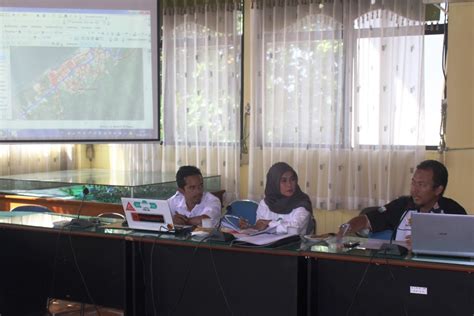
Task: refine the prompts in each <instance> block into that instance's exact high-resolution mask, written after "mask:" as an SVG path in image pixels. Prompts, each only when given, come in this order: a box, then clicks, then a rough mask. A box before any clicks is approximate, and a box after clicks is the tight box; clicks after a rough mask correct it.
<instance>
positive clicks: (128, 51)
mask: <svg viewBox="0 0 474 316" xmlns="http://www.w3.org/2000/svg"><path fill="white" fill-rule="evenodd" d="M10 56H11V60H10V62H11V73H12V105H13V118H14V119H17V120H78V121H79V120H85V119H87V120H91V118H93V119H96V120H141V119H143V116H144V104H143V103H144V100H143V89H144V88H143V60H142V49H141V48H97V47H94V48H59V47H11V55H10ZM130 107H132V108H134V111H133V112H132V113H130V111H129V110H128V111H127V110H126V109H130ZM121 109H123V110H121Z"/></svg>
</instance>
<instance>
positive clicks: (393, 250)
mask: <svg viewBox="0 0 474 316" xmlns="http://www.w3.org/2000/svg"><path fill="white" fill-rule="evenodd" d="M407 214H408V210H405V212H404V213H403V214H402V216H401V217H400V220H399V221H398V224H397V226H395V228H394V230H393V232H392V234H391V235H390V242H389V243H388V244H387V243H385V244H382V246H381V248H380V250H381V251H383V253H384V254H386V255H392V256H401V257H405V256H406V255H407V253H408V248H407V247H403V246H401V245H397V244H394V243H393V241H394V240H395V237H396V235H397V231H398V227H399V226H400V224H401V223H402V221H403V219H404V218H405V216H406V215H407Z"/></svg>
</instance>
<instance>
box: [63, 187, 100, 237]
mask: <svg viewBox="0 0 474 316" xmlns="http://www.w3.org/2000/svg"><path fill="white" fill-rule="evenodd" d="M88 194H89V189H88V188H87V187H86V186H85V187H84V189H82V200H81V204H80V205H79V209H78V210H77V217H76V218H73V219H71V221H70V222H69V226H70V227H78V228H88V227H91V226H94V224H93V223H92V222H91V221H89V220H87V219H83V218H81V211H82V206H83V204H84V200H85V199H86V196H87V195H88Z"/></svg>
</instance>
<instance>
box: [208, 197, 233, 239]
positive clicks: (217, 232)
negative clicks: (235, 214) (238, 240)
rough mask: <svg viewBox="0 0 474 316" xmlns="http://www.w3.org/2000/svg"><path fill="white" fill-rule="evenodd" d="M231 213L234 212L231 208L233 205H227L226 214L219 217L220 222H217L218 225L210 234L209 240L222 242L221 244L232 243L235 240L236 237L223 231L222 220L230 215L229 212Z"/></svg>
mask: <svg viewBox="0 0 474 316" xmlns="http://www.w3.org/2000/svg"><path fill="white" fill-rule="evenodd" d="M231 211H232V206H231V205H227V207H226V209H225V212H224V214H222V215H221V216H220V217H219V221H218V222H217V225H216V226H215V227H214V229H213V230H212V232H211V233H210V234H209V237H208V238H209V240H212V241H221V242H229V241H232V240H234V239H235V237H234V235H232V234H229V233H225V232H223V231H221V226H222V220H223V219H224V217H225V216H226V215H227V213H229V212H231Z"/></svg>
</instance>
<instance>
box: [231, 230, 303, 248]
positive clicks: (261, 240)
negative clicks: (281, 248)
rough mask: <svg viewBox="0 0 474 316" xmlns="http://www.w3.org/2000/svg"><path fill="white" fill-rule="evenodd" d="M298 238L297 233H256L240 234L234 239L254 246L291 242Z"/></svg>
mask: <svg viewBox="0 0 474 316" xmlns="http://www.w3.org/2000/svg"><path fill="white" fill-rule="evenodd" d="M299 240H300V236H299V235H298V234H268V233H263V234H258V235H253V236H250V235H246V236H240V237H238V238H237V239H236V240H235V241H236V242H244V243H248V244H252V245H256V246H275V245H277V244H278V245H281V244H287V243H292V242H296V241H299Z"/></svg>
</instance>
